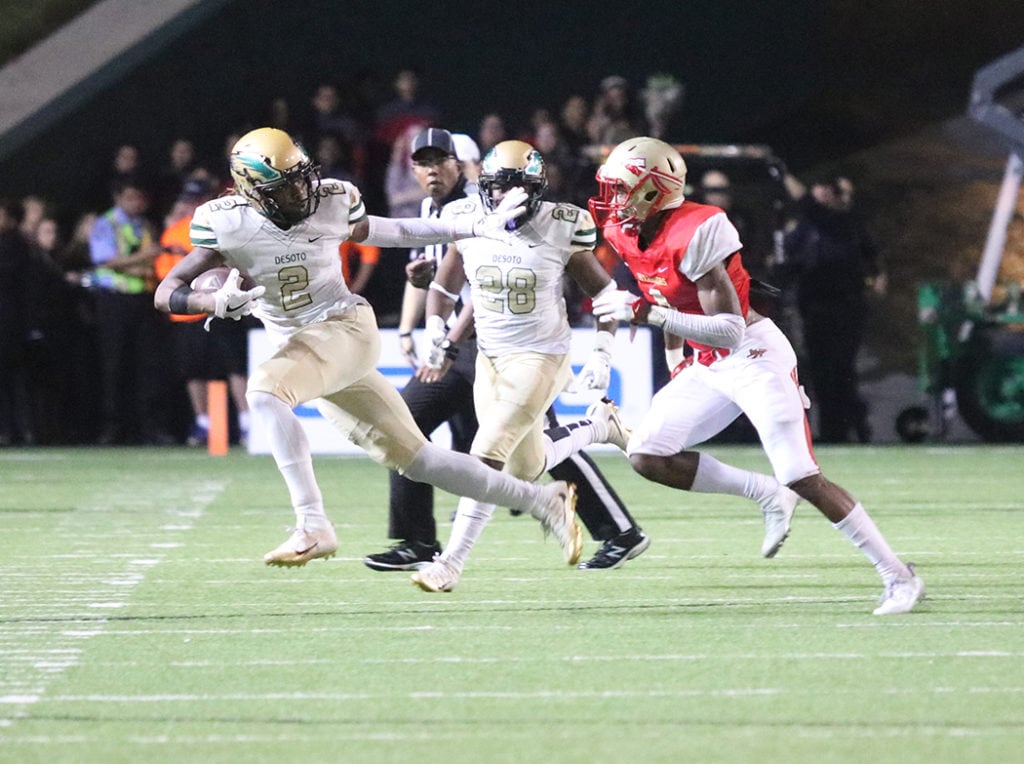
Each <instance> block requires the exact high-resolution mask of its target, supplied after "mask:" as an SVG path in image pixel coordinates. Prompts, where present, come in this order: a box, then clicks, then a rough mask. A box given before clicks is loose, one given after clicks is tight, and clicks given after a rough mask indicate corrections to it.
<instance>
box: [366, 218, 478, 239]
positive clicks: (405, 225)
mask: <svg viewBox="0 0 1024 764" xmlns="http://www.w3.org/2000/svg"><path fill="white" fill-rule="evenodd" d="M366 219H367V222H368V223H369V225H370V232H369V234H368V235H367V237H366V239H365V240H364V243H365V244H370V245H372V246H374V247H421V246H426V245H427V244H444V243H446V242H449V241H454V240H455V239H456V238H458V235H457V234H456V232H455V226H453V225H452V224H451V223H449V222H447V221H442V220H438V219H437V218H382V217H378V216H377V215H367V216H366Z"/></svg>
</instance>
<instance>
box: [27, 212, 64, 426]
mask: <svg viewBox="0 0 1024 764" xmlns="http://www.w3.org/2000/svg"><path fill="white" fill-rule="evenodd" d="M60 248H61V235H60V226H59V224H58V223H57V221H56V219H54V218H52V217H43V218H42V219H41V220H40V221H39V223H38V225H37V227H36V235H35V240H34V241H33V242H31V257H30V261H29V263H30V264H29V269H28V270H27V271H26V272H25V274H24V284H25V289H26V291H27V292H28V295H29V298H28V303H27V307H28V310H27V317H26V318H27V322H28V332H27V335H26V347H25V351H26V354H25V356H26V362H27V371H28V373H27V375H26V382H27V390H26V391H27V396H26V400H27V405H28V415H29V416H28V420H29V422H30V426H31V431H32V437H33V441H34V442H35V443H38V444H42V445H46V444H54V443H61V442H64V441H65V439H66V432H65V431H66V428H65V426H64V425H65V422H64V417H65V414H66V413H67V412H66V409H65V405H64V404H65V401H66V400H67V397H68V395H67V394H68V391H67V385H68V381H69V379H68V377H69V375H68V374H66V373H65V372H66V368H67V358H68V357H69V356H70V354H71V352H72V348H71V339H72V333H71V331H70V327H71V325H72V322H73V320H74V317H73V316H72V311H73V310H74V300H73V297H72V291H73V287H72V286H71V285H70V284H68V283H67V282H66V281H65V280H64V274H63V272H62V270H61V268H60V266H59V265H58V259H59V256H60V252H59V250H60Z"/></svg>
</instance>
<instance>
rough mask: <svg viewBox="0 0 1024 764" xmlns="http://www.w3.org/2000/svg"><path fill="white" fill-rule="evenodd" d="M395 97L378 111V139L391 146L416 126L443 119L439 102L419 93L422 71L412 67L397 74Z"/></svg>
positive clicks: (375, 130) (376, 130)
mask: <svg viewBox="0 0 1024 764" xmlns="http://www.w3.org/2000/svg"><path fill="white" fill-rule="evenodd" d="M392 86H393V88H394V98H392V99H391V100H390V101H388V102H387V103H385V104H384V105H383V106H381V107H380V108H379V109H378V110H377V115H376V126H375V129H374V135H375V139H376V140H377V142H378V143H380V144H383V145H387V146H391V145H393V144H394V143H395V141H396V140H398V138H399V136H402V135H404V134H406V133H407V132H408V131H409V129H410V128H411V127H413V126H417V127H421V126H423V125H433V124H436V123H437V121H438V120H439V119H440V118H441V110H440V109H439V108H438V107H437V105H436V104H434V103H432V102H431V101H428V100H426V99H424V98H423V97H422V96H421V94H420V74H419V72H418V71H417V70H416V69H415V68H413V67H411V66H409V67H405V68H403V69H400V70H399V72H398V74H396V75H395V79H394V82H393V83H392Z"/></svg>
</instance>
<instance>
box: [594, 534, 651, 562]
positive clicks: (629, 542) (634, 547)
mask: <svg viewBox="0 0 1024 764" xmlns="http://www.w3.org/2000/svg"><path fill="white" fill-rule="evenodd" d="M650 545H651V539H650V538H649V537H648V536H647V534H646V533H644V532H643V531H642V530H640V529H639V528H630V529H629V530H628V531H626V532H625V533H620V534H619V535H618V536H615V537H614V538H610V539H608V540H607V541H605V542H604V543H603V544H602V545H601V548H600V549H598V550H597V554H595V555H594V556H593V557H591V558H590V559H589V560H586V561H584V562H581V563H580V564H579V565H578V566H577V567H578V568H579V569H580V570H610V569H612V568H617V567H619V566H620V565H622V564H623V563H625V562H626V560H632V559H633V558H634V557H639V556H640V555H642V554H643V553H644V552H645V551H647V547H649V546H650Z"/></svg>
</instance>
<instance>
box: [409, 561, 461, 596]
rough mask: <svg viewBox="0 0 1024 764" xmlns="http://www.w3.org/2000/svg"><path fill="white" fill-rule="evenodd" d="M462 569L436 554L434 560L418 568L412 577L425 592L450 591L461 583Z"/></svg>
mask: <svg viewBox="0 0 1024 764" xmlns="http://www.w3.org/2000/svg"><path fill="white" fill-rule="evenodd" d="M460 575H461V573H460V571H458V570H456V569H455V566H454V565H452V564H451V563H450V562H448V560H446V559H444V558H443V557H441V556H440V555H434V561H433V562H430V563H428V564H427V565H425V566H424V567H422V568H420V569H419V570H417V571H416V572H415V573H413V574H412V576H411V577H410V578H411V580H412V582H413V583H414V584H416V586H418V587H419V588H420V589H422V590H423V591H425V592H450V591H451V590H452V589H454V588H455V584H457V583H459V576H460Z"/></svg>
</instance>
